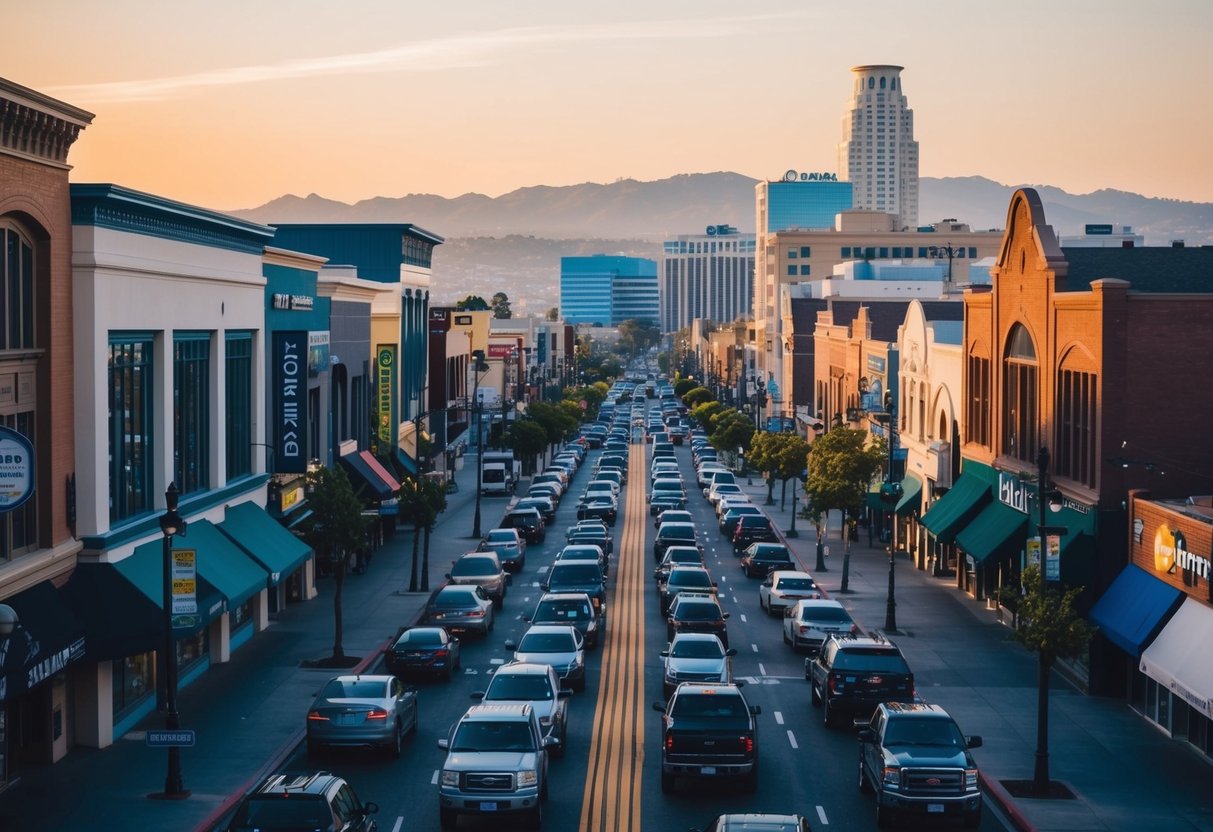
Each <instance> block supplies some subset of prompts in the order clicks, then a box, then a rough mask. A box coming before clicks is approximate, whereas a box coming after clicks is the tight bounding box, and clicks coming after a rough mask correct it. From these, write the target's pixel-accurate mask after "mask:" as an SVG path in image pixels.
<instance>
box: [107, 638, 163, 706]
mask: <svg viewBox="0 0 1213 832" xmlns="http://www.w3.org/2000/svg"><path fill="white" fill-rule="evenodd" d="M155 657H156V654H155V653H140V654H139V655H138V656H127V657H126V658H125V659H116V660H115V661H114V662H112V664H113V696H114V706H113V707H114V714H115V716H116V715H117V714H119V713H121V712H123V711H125V710H126V709H127V708H129V707H131V706H132V705H134V704H135V703H137V702H139V701H140V700H142V699H143V697H144V696H146V695H147V694H148V693H150V692H152V691H155V689H156V661H155ZM115 721H117V720H115Z"/></svg>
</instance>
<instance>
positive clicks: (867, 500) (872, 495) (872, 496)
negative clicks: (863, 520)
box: [863, 488, 889, 511]
mask: <svg viewBox="0 0 1213 832" xmlns="http://www.w3.org/2000/svg"><path fill="white" fill-rule="evenodd" d="M863 504H864V506H865V507H867V508H870V509H872V510H873V511H888V510H889V505H888V503H886V502H885V501H884V500H882V499H881V497H880V489H879V488H877V489H876V490H875V491H869V492H868V493H867V495H866V496H865V497H864V498H863Z"/></svg>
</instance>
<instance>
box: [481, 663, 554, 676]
mask: <svg viewBox="0 0 1213 832" xmlns="http://www.w3.org/2000/svg"><path fill="white" fill-rule="evenodd" d="M551 670H552V666H551V665H550V664H539V663H538V662H507V663H506V664H503V665H502V666H501V667H499V668H497V669H496V670H494V671H493V677H494V678H496V677H498V676H501V675H502V674H505V675H507V676H547V675H548V673H550V672H551Z"/></svg>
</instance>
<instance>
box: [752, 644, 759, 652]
mask: <svg viewBox="0 0 1213 832" xmlns="http://www.w3.org/2000/svg"><path fill="white" fill-rule="evenodd" d="M750 649H751V650H753V651H754V652H755V653H757V652H758V645H757V644H751V645H750Z"/></svg>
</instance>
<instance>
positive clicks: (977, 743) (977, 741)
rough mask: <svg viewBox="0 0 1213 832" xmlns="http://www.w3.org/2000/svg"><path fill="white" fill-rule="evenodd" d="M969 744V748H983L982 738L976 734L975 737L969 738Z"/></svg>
mask: <svg viewBox="0 0 1213 832" xmlns="http://www.w3.org/2000/svg"><path fill="white" fill-rule="evenodd" d="M968 743H969V748H981V737H979V736H978V735H977V734H974V735H973V736H971V737H969V740H968Z"/></svg>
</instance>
